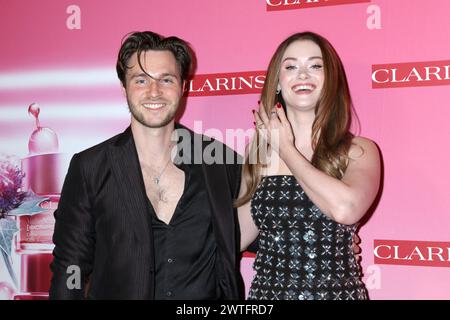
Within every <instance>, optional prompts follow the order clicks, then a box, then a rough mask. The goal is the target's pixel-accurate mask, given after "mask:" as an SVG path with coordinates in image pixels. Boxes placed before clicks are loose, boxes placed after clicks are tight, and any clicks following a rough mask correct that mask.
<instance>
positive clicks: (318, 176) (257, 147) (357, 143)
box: [236, 32, 380, 300]
mask: <svg viewBox="0 0 450 320" xmlns="http://www.w3.org/2000/svg"><path fill="white" fill-rule="evenodd" d="M254 115H255V125H256V128H257V132H258V134H257V135H256V136H255V139H254V141H252V143H251V145H250V147H249V148H248V150H247V154H246V162H245V164H244V166H243V172H242V175H243V179H242V183H241V191H240V197H239V199H238V200H237V203H236V205H237V206H238V213H239V222H240V226H241V238H242V239H241V249H242V250H244V249H245V248H246V247H247V246H248V245H249V244H250V243H251V242H253V241H254V240H255V239H256V237H257V236H258V235H259V237H260V238H259V249H258V252H257V256H256V259H255V263H254V269H255V271H256V275H255V277H254V279H253V282H252V285H251V288H250V292H249V299H270V300H272V299H367V298H368V297H367V291H366V289H365V286H364V284H363V282H362V281H361V279H360V278H361V274H360V271H359V267H358V264H357V262H356V260H355V257H354V254H353V252H352V237H353V235H354V232H355V229H356V227H357V223H358V221H360V219H361V218H362V217H363V216H364V214H365V213H366V211H367V210H368V208H369V207H370V206H371V204H372V202H373V200H374V199H375V196H376V194H377V192H378V188H379V181H380V159H379V152H378V149H377V147H376V146H375V144H374V143H373V142H372V141H370V140H369V139H366V138H363V137H358V136H354V135H353V134H352V133H350V125H351V116H352V103H351V97H350V92H349V88H348V84H347V80H346V76H345V71H344V68H343V65H342V62H341V60H340V59H339V56H338V55H337V53H336V51H335V50H334V48H333V47H332V45H331V44H330V43H329V42H328V41H327V40H326V39H325V38H323V37H322V36H320V35H318V34H315V33H312V32H303V33H298V34H295V35H292V36H290V37H289V38H287V39H286V40H285V41H283V42H282V43H281V44H280V45H279V47H278V49H277V50H276V52H275V54H274V56H273V57H272V59H271V61H270V64H269V68H268V71H267V75H266V82H265V84H264V88H263V92H262V95H261V102H260V105H259V111H254ZM267 145H268V146H269V153H268V154H267V155H264V154H262V155H261V152H260V151H261V148H262V149H264V148H263V147H265V146H267ZM255 159H256V160H257V161H256V162H255V161H253V160H255ZM263 164H264V165H263Z"/></svg>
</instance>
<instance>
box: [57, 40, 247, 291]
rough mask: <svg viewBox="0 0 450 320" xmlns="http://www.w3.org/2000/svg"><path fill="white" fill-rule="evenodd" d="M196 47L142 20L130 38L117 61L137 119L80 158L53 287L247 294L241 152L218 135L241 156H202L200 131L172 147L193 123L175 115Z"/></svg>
mask: <svg viewBox="0 0 450 320" xmlns="http://www.w3.org/2000/svg"><path fill="white" fill-rule="evenodd" d="M192 58H193V57H192V55H191V50H190V48H189V46H188V44H187V43H186V42H185V41H183V40H181V39H179V38H176V37H169V38H163V37H162V36H160V35H158V34H156V33H153V32H136V33H133V34H131V35H130V36H128V37H127V38H126V40H125V41H124V42H123V44H122V46H121V48H120V52H119V56H118V60H117V66H116V68H117V74H118V77H119V79H120V81H121V82H122V85H123V90H124V93H125V95H126V98H127V102H128V106H129V109H130V112H131V125H130V127H129V128H128V129H126V130H125V132H123V133H122V134H119V135H117V136H115V137H113V138H111V139H109V140H107V141H105V142H103V143H101V144H99V145H97V146H94V147H92V148H90V149H88V150H85V151H83V152H80V153H78V154H76V155H74V157H73V159H72V161H71V164H70V167H69V170H68V173H67V176H66V180H65V182H64V186H63V190H62V193H61V199H60V202H59V206H58V209H57V210H56V211H55V220H56V223H55V231H54V236H53V241H54V243H55V249H54V251H53V255H54V261H53V262H52V264H51V269H52V271H53V278H52V282H51V288H50V298H51V299H82V298H90V299H241V298H243V295H242V289H243V286H242V282H241V279H240V275H239V261H238V254H239V228H238V222H237V216H236V212H235V210H234V209H233V198H234V197H236V195H237V191H238V190H237V188H238V186H239V181H238V179H239V165H238V164H237V162H238V161H237V155H236V154H235V153H234V152H233V151H232V150H230V149H228V148H226V147H225V146H224V145H222V144H221V143H219V142H217V141H213V142H211V143H212V144H215V148H214V149H216V150H219V149H220V148H222V149H223V150H225V153H227V154H228V156H229V155H230V154H231V155H232V158H233V159H234V160H235V161H233V162H234V164H223V163H224V162H225V160H224V158H222V160H223V162H221V161H219V163H214V164H209V165H208V164H206V163H204V162H201V163H200V164H195V163H194V161H192V160H193V159H194V158H195V159H198V158H197V156H198V155H200V156H202V151H203V150H204V149H205V147H206V146H207V143H203V144H200V146H198V145H195V143H193V142H192V141H194V142H195V141H203V140H205V139H203V137H202V136H199V135H196V134H194V133H193V132H191V131H188V133H189V134H188V139H186V135H184V136H183V141H181V142H182V143H181V144H183V147H182V148H181V149H182V150H181V152H180V148H179V145H181V144H180V139H181V134H179V135H178V140H176V141H175V142H178V143H179V145H178V146H177V147H178V149H176V151H177V157H178V158H176V159H172V158H171V149H172V147H173V146H174V144H176V143H174V141H173V139H171V137H172V136H173V133H174V132H176V131H177V130H179V131H180V132H181V131H183V130H184V132H186V130H187V129H186V128H184V127H182V126H180V125H178V124H175V121H174V119H175V115H176V113H177V110H178V108H179V105H180V100H181V98H182V95H183V91H184V88H185V85H186V82H187V79H188V76H189V71H190V68H191V64H192ZM185 140H186V141H187V143H188V144H190V145H188V147H191V146H192V149H191V148H185V147H186V141H185ZM189 140H190V142H189ZM217 147H219V148H217ZM183 148H184V149H187V150H188V151H183ZM189 149H191V150H193V151H192V152H191V151H189ZM216 156H217V155H216ZM180 158H182V159H183V161H181V162H180V161H179V160H180ZM77 271H79V273H78V274H79V277H80V279H77V278H76V276H77ZM77 280H78V281H77Z"/></svg>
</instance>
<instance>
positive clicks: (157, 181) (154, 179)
mask: <svg viewBox="0 0 450 320" xmlns="http://www.w3.org/2000/svg"><path fill="white" fill-rule="evenodd" d="M169 162H170V158H169V160H167V162H166V164H165V165H164V168H163V169H162V171H161V173H160V174H158V176H157V177H154V178H153V183H154V184H156V185H157V186H159V182H160V181H161V176H162V175H163V173H164V171H165V170H166V168H167V166H168V164H169Z"/></svg>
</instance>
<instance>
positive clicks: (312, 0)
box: [266, 0, 370, 11]
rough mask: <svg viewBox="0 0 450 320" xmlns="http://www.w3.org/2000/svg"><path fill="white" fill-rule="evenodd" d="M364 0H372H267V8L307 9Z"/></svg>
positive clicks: (269, 9) (368, 0)
mask: <svg viewBox="0 0 450 320" xmlns="http://www.w3.org/2000/svg"><path fill="white" fill-rule="evenodd" d="M364 2H370V0H266V10H267V11H276V10H290V9H306V8H314V7H325V6H336V5H340V4H353V3H364Z"/></svg>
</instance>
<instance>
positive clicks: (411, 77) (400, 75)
mask: <svg viewBox="0 0 450 320" xmlns="http://www.w3.org/2000/svg"><path fill="white" fill-rule="evenodd" d="M449 84H450V60H442V61H424V62H408V63H393V64H376V65H373V66H372V88H375V89H377V88H397V87H418V86H439V85H449Z"/></svg>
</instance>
